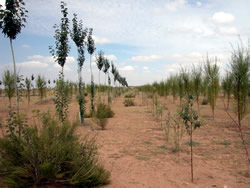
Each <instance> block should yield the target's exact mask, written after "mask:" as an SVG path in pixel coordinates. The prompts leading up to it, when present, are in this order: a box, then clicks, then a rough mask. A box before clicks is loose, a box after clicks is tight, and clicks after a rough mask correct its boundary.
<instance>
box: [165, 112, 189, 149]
mask: <svg viewBox="0 0 250 188" xmlns="http://www.w3.org/2000/svg"><path fill="white" fill-rule="evenodd" d="M163 129H164V132H165V137H166V140H167V143H169V141H170V139H173V142H174V146H175V147H174V148H173V151H174V152H179V150H180V142H181V139H182V137H183V135H184V132H185V127H184V124H183V122H182V121H181V117H180V115H179V114H178V113H176V114H174V115H171V114H170V112H169V113H168V116H167V118H166V124H165V126H164V127H163Z"/></svg>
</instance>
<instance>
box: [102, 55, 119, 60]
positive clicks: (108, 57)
mask: <svg viewBox="0 0 250 188" xmlns="http://www.w3.org/2000/svg"><path fill="white" fill-rule="evenodd" d="M104 57H106V58H107V59H109V60H110V61H116V60H117V57H116V56H115V55H112V54H111V55H104Z"/></svg>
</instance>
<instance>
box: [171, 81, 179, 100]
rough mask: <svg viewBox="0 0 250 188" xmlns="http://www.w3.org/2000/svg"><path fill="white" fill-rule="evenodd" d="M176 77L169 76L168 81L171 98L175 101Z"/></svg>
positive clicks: (176, 90)
mask: <svg viewBox="0 0 250 188" xmlns="http://www.w3.org/2000/svg"><path fill="white" fill-rule="evenodd" d="M177 81H178V79H177V76H170V78H169V83H170V88H171V91H172V95H173V100H174V101H175V100H176V98H177V94H178V82H177Z"/></svg>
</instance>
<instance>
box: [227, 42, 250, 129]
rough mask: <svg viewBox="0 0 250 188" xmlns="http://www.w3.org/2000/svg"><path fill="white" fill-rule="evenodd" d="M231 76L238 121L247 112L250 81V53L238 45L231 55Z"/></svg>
mask: <svg viewBox="0 0 250 188" xmlns="http://www.w3.org/2000/svg"><path fill="white" fill-rule="evenodd" d="M230 66H231V76H232V82H233V92H234V99H235V102H236V107H235V109H236V112H237V115H238V121H239V124H240V121H241V120H242V118H243V117H244V115H245V114H246V113H247V110H248V109H247V106H248V100H247V96H248V84H249V82H250V79H249V78H250V77H249V68H250V53H249V49H248V48H244V47H243V46H241V47H240V46H239V47H238V49H237V50H234V51H233V52H232V57H231V63H230Z"/></svg>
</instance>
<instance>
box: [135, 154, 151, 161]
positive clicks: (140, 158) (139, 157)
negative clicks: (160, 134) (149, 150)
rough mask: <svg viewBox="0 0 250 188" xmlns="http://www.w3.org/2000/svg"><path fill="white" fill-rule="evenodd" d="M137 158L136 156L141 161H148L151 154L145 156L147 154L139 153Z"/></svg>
mask: <svg viewBox="0 0 250 188" xmlns="http://www.w3.org/2000/svg"><path fill="white" fill-rule="evenodd" d="M135 158H136V159H137V160H141V161H147V160H149V159H150V157H149V156H145V155H137V156H136V157H135Z"/></svg>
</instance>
